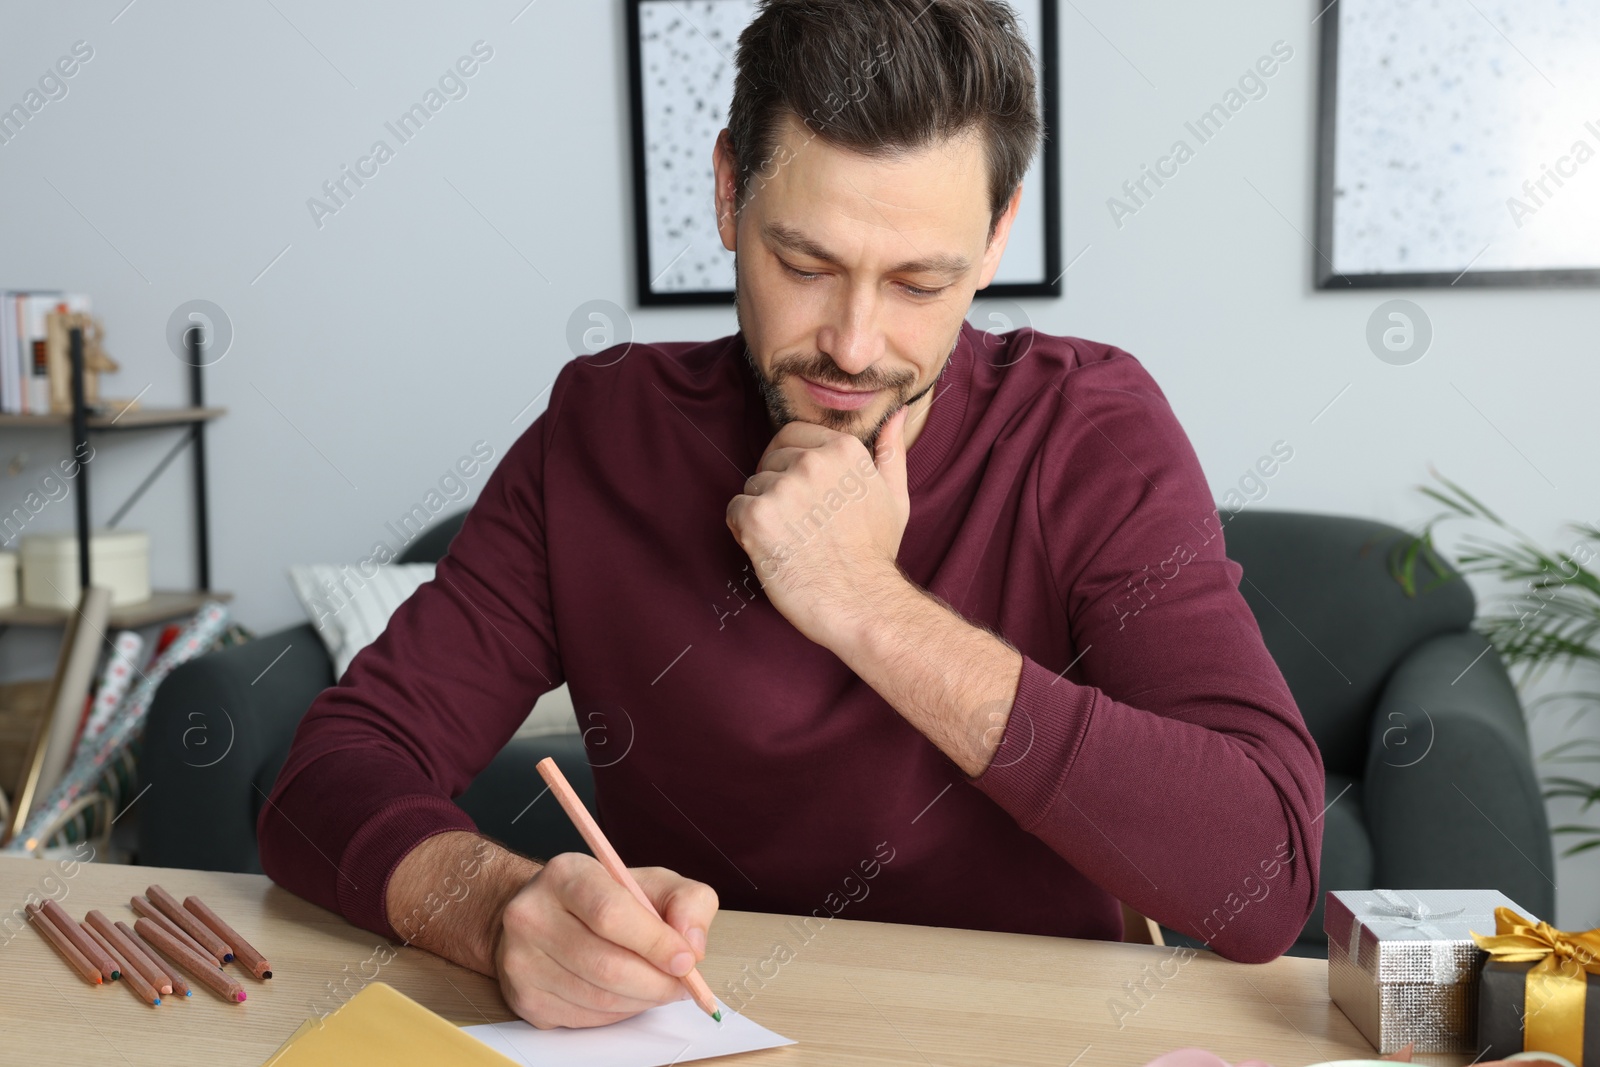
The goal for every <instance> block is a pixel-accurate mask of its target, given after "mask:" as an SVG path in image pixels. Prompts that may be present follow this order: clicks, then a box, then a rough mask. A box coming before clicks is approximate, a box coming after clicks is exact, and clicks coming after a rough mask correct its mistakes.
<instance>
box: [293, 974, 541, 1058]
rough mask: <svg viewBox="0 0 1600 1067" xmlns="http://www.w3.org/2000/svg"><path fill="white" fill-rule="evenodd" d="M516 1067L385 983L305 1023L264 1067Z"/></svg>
mask: <svg viewBox="0 0 1600 1067" xmlns="http://www.w3.org/2000/svg"><path fill="white" fill-rule="evenodd" d="M412 1063H414V1064H429V1065H430V1067H431V1065H433V1064H452V1065H455V1064H460V1065H462V1067H475V1065H477V1064H483V1065H484V1067H517V1065H516V1063H515V1061H513V1060H508V1059H506V1058H505V1057H504V1056H502V1055H500V1053H498V1052H496V1051H495V1050H494V1049H492V1048H490V1047H489V1046H488V1045H485V1044H484V1043H483V1042H481V1041H479V1040H478V1039H477V1038H475V1037H472V1036H470V1035H468V1034H465V1033H462V1032H461V1030H460V1029H459V1028H458V1027H456V1026H455V1025H454V1024H452V1023H450V1022H447V1021H446V1020H444V1019H442V1018H440V1017H439V1016H438V1015H435V1014H434V1013H433V1012H431V1011H429V1010H428V1009H427V1008H424V1007H423V1006H422V1005H421V1004H418V1003H417V1002H416V1001H414V1000H412V999H411V998H410V997H408V996H406V995H405V994H404V993H401V992H400V991H399V990H397V989H395V988H394V987H393V986H390V985H385V984H384V983H383V982H370V983H368V984H367V986H366V987H365V988H364V989H362V990H361V992H359V993H357V994H356V995H355V996H353V997H351V998H350V999H349V1000H348V1001H346V1002H345V1004H344V1006H343V1007H341V1008H339V1010H337V1011H335V1012H334V1013H333V1014H331V1015H329V1016H327V1017H326V1018H325V1019H322V1020H320V1022H319V1021H318V1020H307V1021H306V1022H304V1023H301V1024H300V1029H298V1030H296V1031H295V1032H294V1034H293V1035H292V1036H291V1037H290V1038H289V1040H288V1041H286V1042H285V1043H284V1045H283V1047H282V1048H280V1049H279V1050H278V1051H277V1052H276V1053H274V1054H273V1056H272V1058H271V1059H269V1060H268V1061H267V1063H266V1064H265V1065H263V1067H325V1065H332V1067H393V1065H396V1064H401V1065H403V1064H412Z"/></svg>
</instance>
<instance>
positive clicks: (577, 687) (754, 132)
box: [260, 0, 1323, 1027]
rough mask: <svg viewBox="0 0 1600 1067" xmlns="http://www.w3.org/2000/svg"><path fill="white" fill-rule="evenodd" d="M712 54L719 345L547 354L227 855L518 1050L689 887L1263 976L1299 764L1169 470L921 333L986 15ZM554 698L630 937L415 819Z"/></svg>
mask: <svg viewBox="0 0 1600 1067" xmlns="http://www.w3.org/2000/svg"><path fill="white" fill-rule="evenodd" d="M738 64H739V77H738V80H737V88H736V90H735V98H734V101H733V105H732V108H731V110H730V113H729V126H728V129H727V130H724V131H723V132H722V134H721V136H720V137H719V139H718V141H717V144H716V149H715V156H714V163H715V176H716V205H715V207H716V211H717V217H718V222H719V227H720V232H721V235H722V239H723V242H724V243H725V245H726V246H727V247H728V248H729V249H730V250H733V251H735V252H736V254H737V255H736V266H735V273H736V277H737V287H738V298H737V316H738V323H739V332H738V333H737V334H735V335H733V336H732V337H727V338H723V339H720V340H717V341H712V342H708V343H705V344H690V343H674V344H660V345H634V346H632V347H631V348H629V349H626V350H622V349H614V350H610V351H607V352H603V353H600V354H599V355H597V356H593V357H587V358H580V359H577V360H575V361H573V362H572V363H571V364H569V365H568V366H566V367H565V368H564V369H563V370H562V372H561V374H560V376H559V377H558V378H557V380H556V383H555V385H554V387H553V388H552V390H551V394H550V401H549V407H548V409H547V410H546V411H545V412H544V413H543V414H542V415H541V416H540V417H539V418H538V419H537V420H536V421H535V423H534V424H533V426H532V427H530V428H529V430H528V431H527V432H526V433H525V434H523V435H522V437H521V438H519V439H518V440H517V442H516V443H515V444H514V445H513V446H512V447H511V449H510V450H509V451H508V452H507V454H506V456H505V458H504V459H503V461H502V462H501V463H500V465H499V467H498V468H497V469H496V470H495V471H494V473H493V475H492V476H491V477H490V479H489V481H488V483H487V484H486V485H485V487H484V490H483V493H482V496H481V497H480V499H479V500H478V501H477V503H476V505H475V506H474V508H473V509H472V512H471V513H470V515H469V516H468V518H467V520H466V522H465V524H464V525H463V527H462V529H461V531H460V533H459V534H458V535H457V536H456V538H455V541H454V542H453V544H452V545H451V548H450V551H449V554H448V555H447V556H446V557H445V558H444V559H443V560H441V562H440V563H439V567H438V571H437V576H436V578H435V579H434V580H433V581H432V582H430V583H428V584H426V585H424V586H423V587H422V588H420V589H419V590H418V591H417V593H416V594H415V595H414V596H413V597H412V598H411V599H410V600H408V601H407V602H406V603H405V604H404V605H403V606H402V607H401V608H400V610H399V611H398V612H396V614H395V615H394V617H393V619H392V620H391V622H390V624H389V626H388V629H387V630H386V631H385V633H384V634H383V635H382V636H381V637H380V638H379V640H378V641H377V642H376V643H375V644H373V645H372V646H370V647H369V648H367V649H366V650H364V651H363V652H361V653H360V654H359V655H358V656H357V657H356V658H355V660H354V662H353V663H352V664H351V666H350V668H349V670H348V671H347V672H346V674H345V676H344V677H343V678H342V679H341V682H340V685H338V686H337V687H335V688H332V689H329V690H327V691H326V692H324V693H323V694H322V695H321V696H320V697H319V698H318V699H317V701H316V702H315V703H314V704H313V706H312V708H311V709H310V711H309V712H308V713H307V715H306V718H305V720H304V722H303V723H302V724H301V726H300V729H299V732H298V734H297V735H296V739H295V744H294V747H293V749H292V751H291V753H290V755H289V758H288V761H287V763H286V764H285V766H284V768H283V770H282V772H281V774H280V775H279V777H278V780H277V784H276V786H275V788H274V791H273V794H272V798H271V803H270V804H268V805H267V806H266V807H265V808H264V810H263V811H262V813H261V818H260V836H261V853H262V863H263V865H264V867H265V869H266V870H267V871H268V873H269V874H271V875H272V876H273V877H274V878H275V879H277V880H278V881H279V882H281V883H282V884H284V885H286V886H288V887H289V888H290V889H292V890H294V891H295V892H297V893H299V894H301V895H302V896H305V897H307V898H309V899H311V900H313V901H317V902H318V903H321V904H324V905H325V906H327V907H330V908H335V909H337V910H338V911H340V912H341V913H343V914H344V915H345V916H347V917H348V918H349V919H350V920H351V921H352V922H355V923H356V924H358V925H360V926H363V927H365V928H366V929H369V930H373V931H376V932H378V933H381V934H385V935H391V936H396V937H402V936H403V937H406V938H408V939H410V940H412V942H413V943H414V944H418V945H420V946H422V947H424V948H427V949H429V950H431V951H434V952H437V953H439V954H440V955H443V956H446V957H448V958H450V959H452V960H455V961H457V962H458V963H461V964H463V965H465V966H468V967H472V968H475V969H476V970H478V971H480V972H482V973H484V974H489V975H496V976H498V978H499V981H500V984H501V988H502V990H503V991H504V993H505V995H506V999H507V1002H508V1003H509V1004H510V1005H511V1007H512V1008H513V1009H514V1010H516V1011H517V1012H518V1013H519V1014H520V1015H522V1016H523V1017H524V1018H526V1019H528V1020H529V1021H531V1022H532V1023H534V1024H535V1025H537V1026H541V1027H550V1026H574V1027H578V1026H593V1025H600V1024H604V1023H608V1022H612V1021H615V1020H617V1019H621V1018H626V1017H628V1016H629V1015H633V1014H636V1013H638V1012H639V1011H642V1010H645V1009H646V1008H648V1007H651V1006H652V1005H655V1004H659V1003H662V1002H665V1001H669V1000H673V999H677V998H679V997H681V996H682V995H683V992H682V987H681V983H679V982H678V980H677V978H676V977H675V976H677V975H681V974H683V973H685V971H687V969H688V968H689V967H690V966H692V965H693V964H694V963H695V962H696V961H697V960H699V959H702V958H704V954H705V948H706V940H707V935H708V933H709V930H710V927H711V925H712V921H713V918H714V915H715V913H716V910H717V908H718V907H719V906H722V905H726V906H732V907H737V908H745V909H755V910H766V911H775V912H784V913H791V914H798V915H802V916H813V915H815V916H817V917H818V918H819V919H825V918H827V917H831V916H833V915H837V914H843V915H845V916H847V917H849V918H857V919H875V920H881V921H894V922H906V923H922V924H928V925H943V926H963V927H972V928H980V929H990V930H1013V931H1023V932H1030V933H1041V934H1054V935H1061V936H1076V937H1092V938H1108V939H1116V938H1118V937H1120V935H1121V928H1122V927H1121V911H1120V907H1119V901H1120V902H1123V903H1126V904H1127V905H1129V906H1130V907H1132V908H1134V909H1137V910H1138V911H1139V912H1141V913H1142V914H1145V915H1148V916H1150V917H1152V918H1154V919H1156V920H1157V921H1159V922H1161V923H1163V924H1165V925H1167V926H1169V927H1171V928H1173V929H1176V930H1179V931H1182V932H1184V933H1187V934H1190V935H1192V936H1194V937H1197V938H1201V939H1203V940H1205V941H1207V942H1208V943H1209V944H1210V945H1211V946H1212V947H1213V948H1215V949H1216V950H1217V951H1218V952H1219V953H1221V954H1223V955H1225V956H1228V957H1231V958H1234V959H1240V960H1249V961H1259V960H1266V959H1269V958H1271V957H1273V956H1276V955H1278V954H1279V953H1281V952H1282V951H1283V950H1284V949H1285V948H1286V947H1287V946H1288V945H1289V944H1290V943H1291V942H1292V941H1293V940H1294V938H1295V937H1296V935H1297V934H1298V932H1299V930H1300V928H1301V926H1302V924H1303V923H1304V922H1305V921H1306V917H1307V916H1308V915H1309V914H1310V912H1311V909H1312V906H1313V903H1314V901H1315V898H1316V886H1317V860H1318V854H1319V850H1320V844H1321V836H1320V834H1321V831H1320V826H1319V818H1318V816H1319V812H1320V809H1321V802H1322V792H1323V777H1322V769H1321V764H1320V761H1319V759H1318V755H1317V751H1316V748H1315V746H1314V744H1313V743H1312V741H1311V738H1310V736H1309V735H1308V734H1307V732H1306V730H1305V727H1304V725H1303V723H1302V721H1301V718H1300V715H1299V712H1298V710H1297V709H1296V707H1295V705H1294V701H1293V698H1292V697H1291V696H1290V694H1289V691H1288V688H1287V686H1286V685H1285V683H1284V681H1283V677H1282V675H1281V674H1280V672H1279V671H1278V669H1277V667H1276V665H1275V664H1274V663H1273V661H1272V659H1271V658H1270V657H1269V656H1268V654H1267V652H1266V649H1265V647H1264V646H1263V644H1262V641H1261V635H1260V631H1259V630H1258V628H1257V626H1256V624H1255V621H1254V619H1253V617H1252V616H1251V614H1250V612H1249V609H1248V608H1247V606H1246V605H1245V603H1244V601H1243V599H1242V598H1241V597H1240V596H1239V592H1238V583H1239V580H1240V575H1241V571H1240V568H1239V567H1238V565H1237V564H1234V563H1233V562H1231V561H1229V560H1228V559H1227V557H1226V555H1225V554H1224V547H1223V540H1222V538H1221V536H1220V524H1219V521H1218V518H1217V513H1216V510H1215V507H1214V505H1213V502H1212V500H1211V496H1210V492H1209V490H1208V488H1207V485H1206V481H1205V478H1204V476H1203V474H1202V471H1201V468H1200V465H1199V463H1198V461H1197V459H1196V457H1195V455H1194V452H1193V449H1192V448H1191V447H1190V445H1189V442H1188V439H1187V438H1186V437H1185V435H1184V433H1183V430H1182V428H1181V427H1180V426H1179V424H1178V422H1177V420H1176V418H1175V417H1174V415H1173V413H1172V411H1171V409H1170V407H1169V406H1168V404H1167V402H1166V399H1165V397H1164V396H1163V395H1162V393H1161V391H1160V389H1158V388H1157V387H1156V384H1155V383H1154V381H1152V379H1151V378H1150V376H1149V375H1148V374H1147V373H1146V372H1145V371H1144V369H1143V368H1142V366H1141V365H1140V364H1139V363H1138V362H1137V361H1136V360H1135V359H1134V358H1133V357H1131V356H1130V355H1128V354H1127V353H1125V352H1122V351H1120V350H1118V349H1116V348H1112V347H1109V346H1106V345H1101V344H1095V343H1092V342H1088V341H1082V340H1078V339H1069V338H1061V337H1052V336H1048V335H1045V334H1040V333H1037V332H1035V331H1032V330H1019V331H1015V332H1013V333H1011V334H1009V335H1006V336H1004V337H1002V338H999V339H998V340H997V339H995V338H993V337H990V336H989V335H986V334H984V333H982V332H979V331H977V330H975V329H973V328H972V327H971V326H969V325H966V324H965V322H964V316H965V314H966V313H967V311H968V309H969V307H970V304H971V301H972V298H973V294H974V293H975V292H976V291H977V290H979V289H982V288H983V287H985V286H987V285H988V284H989V283H990V281H991V280H992V279H993V277H994V275H995V271H996V269H997V267H998V265H999V263H1000V258H1001V255H1002V253H1003V252H1004V250H1005V246H1006V241H1007V238H1008V236H1009V233H1010V229H1011V225H1012V222H1013V220H1014V218H1015V215H1016V212H1017V207H1018V204H1019V196H1020V182H1021V178H1022V175H1023V173H1024V172H1025V170H1026V168H1027V166H1028V163H1029V160H1030V159H1031V158H1032V157H1033V155H1034V152H1035V151H1036V148H1037V142H1038V137H1039V130H1040V127H1039V121H1038V115H1037V110H1036V106H1035V87H1034V82H1033V76H1032V67H1031V56H1030V54H1029V51H1028V47H1027V45H1026V44H1025V43H1024V41H1023V40H1022V39H1021V37H1020V36H1019V33H1018V29H1017V26H1016V25H1015V22H1014V20H1013V18H1012V15H1011V13H1010V11H1009V9H1008V8H1005V7H1004V6H1003V5H1000V4H995V3H988V2H985V0H933V2H931V3H930V2H928V0H875V2H873V3H861V2H860V0H770V2H768V3H767V4H766V5H765V6H764V8H763V10H762V11H761V12H760V14H759V15H758V17H757V19H756V20H755V22H754V23H753V24H752V25H751V26H750V27H749V28H748V29H747V30H746V31H745V33H744V34H743V36H742V37H741V38H740V46H739V54H738ZM563 681H565V682H566V683H567V684H568V686H569V688H570V692H571V694H572V698H573V701H574V704H575V706H576V708H577V710H578V714H579V718H580V722H582V723H583V724H584V725H585V727H593V728H591V729H588V730H587V732H586V743H587V745H588V748H589V755H590V759H591V762H592V764H593V765H594V768H595V782H596V790H597V795H598V807H599V812H598V815H599V817H600V819H601V821H602V823H603V825H604V827H605V829H606V832H607V834H608V836H609V837H610V838H611V840H612V842H613V843H614V844H615V845H616V847H617V849H618V851H619V852H620V853H621V854H622V856H623V857H624V858H625V859H626V860H627V861H628V862H629V863H630V864H637V865H639V866H638V867H637V868H636V872H635V873H636V874H637V876H638V879H639V881H640V883H641V884H642V885H643V887H644V888H645V890H646V892H647V893H649V894H650V896H651V897H652V899H653V900H654V902H655V903H656V905H657V908H658V910H659V911H660V912H661V915H662V919H657V918H655V917H654V916H651V915H650V914H649V913H648V912H647V911H646V910H645V909H644V908H642V907H640V906H639V905H638V904H637V903H635V902H634V901H633V900H632V899H631V898H630V897H629V896H628V895H627V893H626V892H624V891H623V890H622V889H621V888H620V887H618V886H617V885H615V884H614V883H613V882H612V881H611V880H610V879H609V878H608V877H607V876H606V874H605V873H604V871H603V869H602V868H601V867H600V866H599V864H598V863H597V862H596V861H594V860H593V859H592V858H590V857H588V856H586V855H577V854H568V855H560V856H555V857H542V858H541V859H543V860H546V861H547V862H545V863H543V865H542V866H541V863H540V862H539V861H538V860H533V859H528V858H524V857H520V856H516V855H513V854H511V853H510V852H509V851H507V850H505V849H503V848H501V847H499V846H497V845H494V844H493V843H491V842H487V841H486V840H485V839H484V838H482V837H480V836H478V835H477V834H475V833H474V832H473V826H472V824H471V822H470V821H469V820H468V819H467V817H466V816H465V815H464V814H463V813H462V812H461V810H460V809H459V808H457V807H455V805H454V804H452V803H451V799H450V798H452V797H454V796H457V795H459V794H460V793H461V792H462V791H463V790H464V789H465V788H466V786H467V785H468V784H469V783H470V781H471V780H472V779H473V777H474V776H475V775H476V774H477V773H478V772H479V771H480V770H481V769H482V768H483V767H484V766H485V765H486V764H487V763H488V762H489V761H490V759H492V758H493V756H494V755H495V753H496V752H497V751H498V750H499V749H500V747H501V746H502V745H503V744H504V743H505V742H506V740H507V739H508V738H510V737H511V735H512V733H513V732H514V731H515V730H516V728H517V726H518V725H519V723H520V722H521V721H522V719H523V717H524V716H525V715H526V713H527V711H528V708H529V707H530V706H531V705H532V704H533V702H534V700H535V698H536V697H537V696H538V695H539V694H540V693H543V692H545V691H547V690H549V689H551V688H554V687H555V686H557V685H559V684H561V683H562V682H563ZM538 786H539V783H537V782H530V783H529V796H530V798H531V797H533V796H535V795H537V793H538ZM539 802H540V803H550V802H551V801H550V799H549V798H548V797H545V798H543V799H541V800H540V801H539ZM441 900H444V901H445V903H444V904H443V905H441V904H440V903H439V902H440V901H441ZM430 902H431V903H430ZM416 915H424V916H426V917H427V921H426V922H425V923H423V924H422V926H421V928H420V929H419V928H418V927H417V925H416V924H415V923H413V922H410V921H409V919H408V918H407V917H412V916H416Z"/></svg>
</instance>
